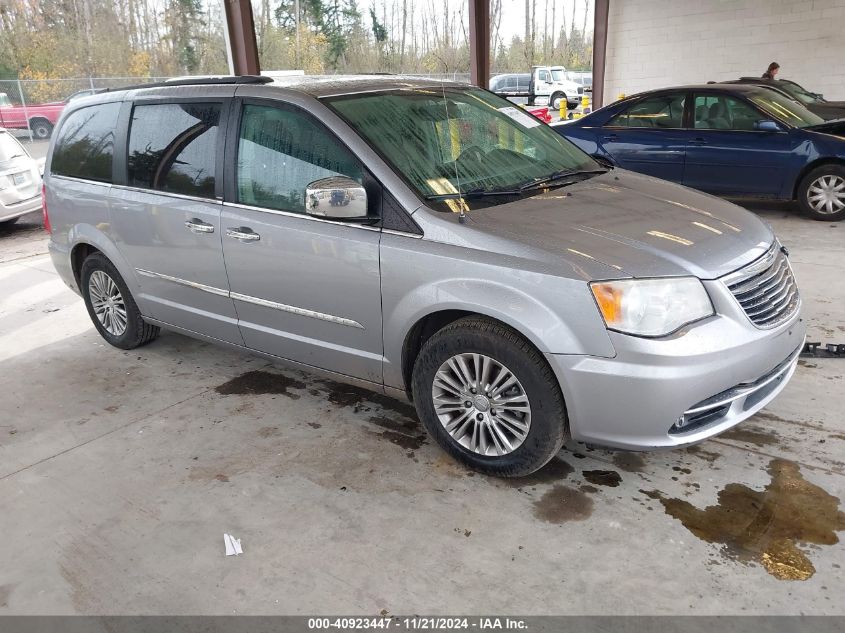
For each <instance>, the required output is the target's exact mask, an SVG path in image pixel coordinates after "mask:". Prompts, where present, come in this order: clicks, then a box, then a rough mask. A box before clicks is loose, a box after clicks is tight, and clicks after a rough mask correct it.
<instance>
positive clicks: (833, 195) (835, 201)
mask: <svg viewBox="0 0 845 633" xmlns="http://www.w3.org/2000/svg"><path fill="white" fill-rule="evenodd" d="M807 201H808V202H809V204H810V206H811V207H812V208H813V210H814V211H816V212H817V213H821V214H826V215H829V214H832V213H838V212H840V211H842V210H843V209H845V178H843V177H842V176H836V175H829V176H821V177H820V178H816V179H815V180H814V181H813V182H812V183H811V184H810V187H809V189H807Z"/></svg>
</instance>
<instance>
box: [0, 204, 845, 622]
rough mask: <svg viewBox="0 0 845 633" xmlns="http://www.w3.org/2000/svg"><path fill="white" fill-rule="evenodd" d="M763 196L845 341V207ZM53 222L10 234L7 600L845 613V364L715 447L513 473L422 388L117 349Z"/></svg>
mask: <svg viewBox="0 0 845 633" xmlns="http://www.w3.org/2000/svg"><path fill="white" fill-rule="evenodd" d="M757 212H758V213H759V214H760V215H761V216H763V217H764V218H765V219H766V220H768V221H769V222H770V223H772V224H773V225H774V227H775V228H776V230H777V231H778V233H779V234H780V236H781V238H782V240H783V241H784V243H785V244H786V245H787V246H788V247H789V249H790V251H791V253H792V261H793V264H794V266H795V269H796V274H797V276H798V278H799V282H800V284H801V289H802V293H803V296H804V301H805V306H806V307H805V315H806V319H807V320H808V322H809V326H810V338H811V339H812V340H819V341H824V342H845V310H843V308H842V306H843V302H845V246H843V240H842V236H843V231H845V224H841V225H830V224H825V223H818V222H812V221H809V220H805V219H803V218H801V217H799V216H797V215H796V214H794V213H793V212H792V211H791V210H790V209H789V208H783V209H776V210H757ZM38 223H39V218H38V217H37V216H30V217H27V218H25V219H23V220H22V221H21V222H19V223H18V225H16V226H14V227H12V228H5V229H0V288H2V292H0V363H2V364H0V393H2V394H3V400H2V403H1V404H0V508H2V511H1V512H0V542H2V546H0V614H36V613H38V614H76V613H84V614H233V613H238V614H314V613H321V614H326V613H329V614H331V613H346V614H368V615H376V614H379V613H380V612H383V611H384V612H387V613H391V614H411V613H418V614H444V613H452V614H455V613H466V614H491V613H495V614H502V613H510V614H523V615H528V614H635V613H637V614H752V613H755V614H833V613H837V614H845V603H843V601H842V596H843V595H845V582H843V581H844V580H845V570H843V566H845V545H843V544H842V543H841V542H839V536H841V534H838V532H840V531H841V530H843V529H845V514H842V500H843V499H845V420H843V417H842V412H843V410H845V396H843V390H842V376H843V370H844V369H845V360H839V359H830V360H827V359H822V360H815V359H805V360H802V361H801V364H800V366H799V367H798V369H797V372H796V374H795V377H794V379H793V380H792V382H791V383H790V384H789V385H788V387H787V388H786V390H785V391H784V393H783V394H782V395H781V396H780V397H779V398H778V399H777V400H775V401H774V402H773V403H772V404H771V405H770V406H769V407H767V408H766V410H765V411H764V412H762V413H760V414H759V415H756V416H755V417H754V418H752V419H751V420H748V421H747V422H745V423H744V424H743V425H741V426H740V427H738V428H737V429H736V430H734V431H732V432H729V433H727V434H725V435H723V436H721V437H719V438H717V439H713V440H710V441H708V442H706V443H704V444H702V445H701V446H699V447H696V448H694V449H690V450H676V451H671V452H662V453H651V454H631V453H613V452H610V451H604V450H598V449H592V448H590V447H586V446H583V445H578V444H572V445H570V446H567V447H566V448H565V449H564V450H563V451H562V452H561V453H560V455H559V456H558V458H556V459H555V461H553V462H552V463H551V464H550V465H549V466H548V467H547V468H545V469H544V470H542V471H541V472H540V473H538V474H537V475H534V476H532V477H530V478H528V479H525V480H521V481H502V480H496V479H491V478H487V477H483V476H480V475H474V474H473V473H472V472H469V471H467V470H465V469H464V468H462V467H461V466H459V465H458V464H456V463H455V462H453V461H452V460H451V459H450V458H449V457H447V456H446V455H444V453H443V452H442V451H440V449H439V448H437V446H436V445H434V444H433V443H432V442H430V441H428V440H427V439H426V438H425V436H424V435H423V433H422V430H421V428H420V426H419V424H418V422H417V421H416V418H415V417H414V415H413V412H412V410H410V409H409V408H408V407H407V406H405V405H402V404H401V403H397V402H393V401H391V400H388V399H385V398H381V397H378V396H373V395H369V394H366V393H364V392H360V391H357V390H355V389H350V388H347V387H340V386H337V385H333V384H331V383H327V382H325V381H321V380H317V379H315V378H313V377H310V376H308V375H306V374H302V373H298V372H295V371H290V370H286V369H284V368H281V367H277V366H273V365H271V364H270V363H268V362H266V361H265V360H262V359H258V358H255V357H252V356H249V355H246V354H239V353H233V352H231V351H227V350H224V349H220V348H216V347H214V346H212V345H209V344H206V343H201V342H198V341H195V340H192V339H189V338H186V337H184V336H181V335H177V334H172V333H165V334H164V335H163V336H161V337H160V338H159V339H158V340H156V341H155V342H154V343H152V344H151V345H149V346H147V347H144V348H140V349H137V350H134V351H129V352H124V351H120V350H117V349H115V348H112V347H109V346H108V345H106V344H105V343H104V342H103V341H102V340H101V338H100V337H99V336H98V335H97V333H96V332H95V330H94V328H93V327H92V326H91V324H90V323H89V321H88V316H87V314H86V312H85V309H84V307H83V303H82V301H81V300H80V299H79V298H78V297H77V296H76V295H74V294H73V293H72V292H70V291H69V290H68V289H67V288H66V287H64V286H63V284H62V283H61V281H59V279H58V278H57V276H56V275H55V273H54V272H53V269H52V266H51V264H50V261H49V258H48V257H47V256H46V255H45V253H46V244H45V242H46V240H45V235H44V234H43V232H42V231H41V230H40V228H39V226H38ZM224 533H230V534H232V535H234V536H235V537H236V538H240V539H241V542H242V545H243V550H244V554H243V555H242V556H238V557H226V556H224V548H223V534H224Z"/></svg>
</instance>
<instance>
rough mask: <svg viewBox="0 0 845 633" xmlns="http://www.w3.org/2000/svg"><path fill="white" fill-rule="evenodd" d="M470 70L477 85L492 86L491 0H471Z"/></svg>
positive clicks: (473, 81) (472, 79)
mask: <svg viewBox="0 0 845 633" xmlns="http://www.w3.org/2000/svg"><path fill="white" fill-rule="evenodd" d="M469 70H470V80H471V81H472V83H474V84H475V85H476V86H480V87H481V88H488V87H489V86H490V0H469Z"/></svg>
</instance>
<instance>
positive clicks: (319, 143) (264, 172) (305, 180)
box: [237, 105, 363, 213]
mask: <svg viewBox="0 0 845 633" xmlns="http://www.w3.org/2000/svg"><path fill="white" fill-rule="evenodd" d="M330 176H347V177H348V178H352V179H353V180H356V181H357V182H359V183H363V168H362V166H361V163H360V162H359V161H358V160H357V159H356V158H355V157H354V156H353V155H352V154H351V152H350V151H349V150H348V149H347V148H346V147H345V146H344V145H342V144H341V143H340V141H338V140H337V138H336V137H335V136H334V135H333V134H332V133H331V132H330V131H329V130H328V129H326V128H325V127H324V126H323V125H321V124H320V123H318V122H317V121H315V120H314V119H312V118H311V117H310V116H308V115H307V114H306V113H304V112H301V111H298V110H295V109H293V108H291V109H288V108H279V107H274V106H261V105H245V106H244V109H243V116H242V117H241V128H240V136H239V140H238V163H237V186H238V201H239V202H242V203H244V204H251V205H256V206H259V207H268V208H271V209H278V210H280V211H292V212H295V213H304V212H305V189H306V187H307V186H308V185H309V184H310V183H312V182H314V181H315V180H320V179H322V178H328V177H330Z"/></svg>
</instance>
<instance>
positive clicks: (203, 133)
mask: <svg viewBox="0 0 845 633" xmlns="http://www.w3.org/2000/svg"><path fill="white" fill-rule="evenodd" d="M219 125H220V104H217V103H163V104H150V105H137V106H135V108H134V109H133V111H132V124H131V127H130V128H129V156H128V162H127V166H128V173H129V184H130V185H131V186H133V187H141V188H144V189H155V190H158V191H168V192H171V193H180V194H184V195H190V196H197V197H200V198H214V182H215V174H214V172H215V160H216V156H217V134H218V130H219Z"/></svg>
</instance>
